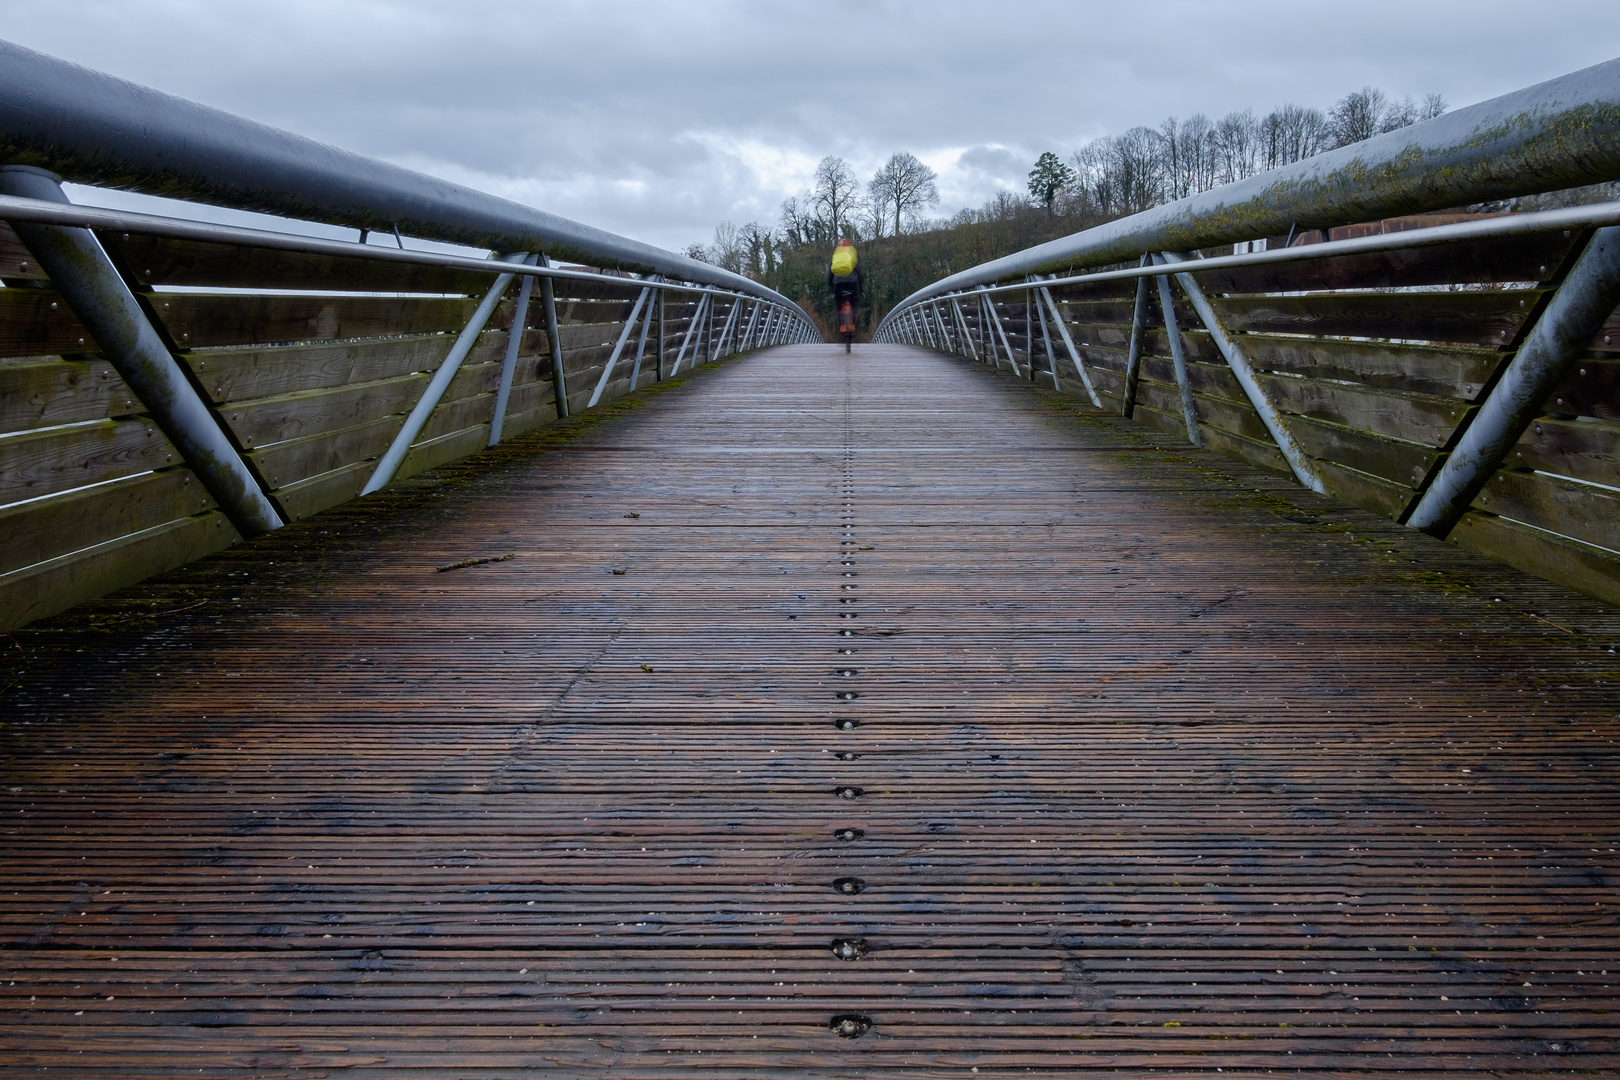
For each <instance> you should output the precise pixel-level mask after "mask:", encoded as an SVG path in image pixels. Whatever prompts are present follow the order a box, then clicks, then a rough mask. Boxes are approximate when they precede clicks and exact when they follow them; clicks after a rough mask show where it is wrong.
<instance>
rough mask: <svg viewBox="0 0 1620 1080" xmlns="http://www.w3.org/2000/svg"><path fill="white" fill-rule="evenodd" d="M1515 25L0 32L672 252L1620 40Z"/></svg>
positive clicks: (966, 9)
mask: <svg viewBox="0 0 1620 1080" xmlns="http://www.w3.org/2000/svg"><path fill="white" fill-rule="evenodd" d="M1524 11H1525V9H1524V7H1523V5H1522V3H1520V2H1518V0H1514V2H1511V3H1510V2H1507V0H1477V2H1473V3H1469V4H1466V5H1464V4H1461V3H1430V4H1421V3H1420V4H1413V3H1411V2H1409V0H1364V2H1363V3H1359V4H1355V5H1346V4H1342V3H1339V2H1326V0H1286V2H1284V0H1250V2H1246V3H1242V4H1210V3H1208V2H1207V0H1202V2H1195V0H1162V2H1161V3H1158V4H1155V5H1151V6H1144V5H1120V4H1116V3H1107V4H1103V3H1083V2H1076V0H1024V2H1017V0H1014V2H1012V3H1004V4H1001V5H999V6H996V7H995V8H993V9H989V8H986V7H985V5H984V4H983V3H981V2H977V0H975V2H972V3H966V2H960V0H936V2H934V3H926V4H925V3H901V2H896V0H889V2H878V3H861V2H854V0H834V2H832V3H825V2H824V3H820V4H810V5H793V6H787V5H762V4H758V3H745V2H742V0H719V2H713V3H704V4H673V3H650V2H642V3H636V2H617V3H611V4H603V3H594V2H593V3H582V2H561V0H551V2H545V3H536V2H525V0H471V2H462V3H458V4H447V3H443V2H442V0H431V2H429V0H410V2H406V0H393V2H389V0H349V2H339V0H320V2H315V0H283V2H278V3H275V4H249V3H232V2H223V0H207V2H204V0H146V2H141V3H135V2H130V0H53V2H52V3H50V4H40V3H38V2H37V0H26V2H23V0H0V13H3V15H4V22H3V24H0V25H3V26H4V30H3V31H0V33H3V34H4V36H6V37H8V38H9V39H10V40H13V41H16V42H18V43H20V44H23V45H26V46H28V47H30V48H36V49H40V50H42V51H45V52H48V53H52V54H54V55H57V56H61V57H64V58H66V59H69V60H73V61H75V62H77V63H82V64H86V65H88V66H91V67H96V68H100V69H102V70H106V71H110V72H112V73H114V74H117V75H121V76H123V77H125V78H130V79H134V80H136V81H138V82H143V83H147V84H149V85H153V86H157V87H160V88H162V89H165V90H168V91H171V92H173V93H178V94H181V95H183V96H186V97H190V98H194V99H197V100H200V101H205V102H208V103H209V104H212V105H217V106H219V107H221V108H225V109H230V110H232V111H234V112H239V113H243V114H245V115H248V116H252V117H254V118H256V119H260V120H264V121H266V122H268V123H272V124H276V125H278V126H281V127H286V128H290V129H292V130H295V131H299V132H302V133H304V134H307V135H311V136H313V137H315V138H319V139H323V140H325V141H328V142H332V143H336V144H338V145H341V146H345V147H348V148H351V149H354V150H357V151H360V152H362V153H367V154H372V155H375V156H379V157H383V158H387V159H390V160H394V161H399V162H401V163H404V164H409V165H412V166H413V167H417V168H424V169H428V170H430V171H436V172H442V173H444V174H445V175H449V176H451V177H452V178H454V179H460V180H463V181H464V182H477V183H478V184H479V185H480V186H485V187H489V188H490V189H491V190H494V191H496V192H497V193H500V194H507V195H509V196H512V197H518V198H521V199H524V200H525V201H532V202H536V203H537V204H538V205H542V206H544V208H545V209H547V210H551V211H553V212H555V213H560V214H564V215H566V216H569V217H574V218H578V219H580V220H583V221H588V222H590V223H592V224H594V225H599V226H602V227H604V228H608V229H613V230H615V231H618V232H622V233H626V234H628V235H631V236H635V237H638V238H640V239H645V240H649V241H651V242H653V243H658V244H662V245H664V246H666V247H680V246H682V245H684V244H686V243H688V242H691V241H694V240H704V239H707V238H708V236H709V234H710V232H711V231H712V229H713V226H714V224H715V223H717V222H718V221H720V220H722V219H728V218H729V219H731V220H733V221H745V220H749V219H759V220H762V221H771V220H774V217H775V208H776V206H777V205H778V203H779V202H780V201H781V199H782V198H783V197H784V196H786V195H788V194H791V193H793V192H794V191H796V190H798V189H800V188H802V187H803V186H804V185H805V184H806V183H807V182H808V180H809V175H808V173H809V169H810V168H811V167H813V165H814V162H815V161H816V160H817V159H819V158H820V157H821V156H822V155H824V154H829V153H831V154H838V155H840V156H843V157H845V158H847V159H848V160H850V161H851V163H852V164H856V165H857V166H858V167H859V168H860V169H861V170H862V171H863V173H869V172H870V171H871V169H872V168H873V167H875V166H876V164H877V163H879V162H881V161H882V160H883V159H884V158H885V157H887V156H888V154H890V153H891V152H893V151H895V150H899V149H906V150H910V151H911V152H913V153H915V154H917V155H918V156H920V157H923V158H925V159H928V160H933V161H941V160H953V159H954V156H955V153H956V150H957V149H958V148H961V147H971V148H973V149H971V150H969V151H968V152H966V153H964V154H962V157H961V161H960V164H958V165H956V166H952V167H949V168H946V169H942V170H941V178H940V179H941V184H940V186H941V192H942V194H943V195H944V196H945V197H946V201H945V203H944V204H942V205H941V207H940V208H939V209H940V211H941V212H945V213H949V212H951V211H953V210H955V209H958V208H959V206H960V205H961V204H963V203H976V202H980V201H982V200H983V198H985V197H986V196H987V195H988V194H989V193H990V192H992V191H993V190H994V188H995V187H997V186H1005V185H1007V184H1016V183H1019V182H1020V179H1021V177H1022V176H1023V174H1024V173H1026V172H1027V171H1028V168H1029V164H1030V162H1031V161H1033V158H1034V156H1035V155H1036V154H1038V153H1040V152H1041V151H1042V150H1046V149H1051V150H1055V151H1057V152H1059V153H1061V154H1064V155H1067V154H1068V153H1070V152H1072V151H1073V150H1075V149H1077V148H1078V147H1079V146H1080V145H1081V144H1082V143H1083V142H1085V141H1086V140H1087V139H1089V138H1092V137H1095V136H1097V135H1101V134H1106V133H1109V132H1114V131H1120V130H1123V129H1125V128H1128V127H1131V126H1133V125H1135V124H1142V123H1147V124H1154V123H1157V122H1158V121H1159V120H1160V119H1162V118H1163V117H1165V116H1167V115H1171V114H1175V115H1181V116H1185V115H1187V114H1189V113H1193V112H1198V111H1203V112H1207V113H1211V114H1218V113H1221V112H1225V111H1227V110H1230V109H1237V108H1246V107H1253V108H1255V109H1257V110H1263V109H1266V108H1269V107H1271V106H1273V105H1275V104H1279V103H1281V102H1283V101H1288V100H1294V101H1299V102H1301V103H1304V104H1313V105H1327V104H1330V103H1331V102H1332V101H1333V100H1334V99H1336V98H1338V97H1339V96H1341V95H1343V94H1344V93H1345V92H1346V91H1348V90H1352V89H1355V88H1358V87H1360V86H1362V85H1364V84H1368V83H1371V84H1374V85H1377V86H1381V87H1383V88H1384V89H1386V90H1387V91H1389V92H1391V93H1394V94H1396V95H1404V94H1414V95H1421V94H1423V93H1427V92H1431V91H1435V92H1439V93H1442V94H1444V95H1445V96H1446V97H1447V98H1448V99H1450V100H1451V102H1452V103H1453V104H1465V103H1467V102H1470V101H1475V100H1479V99H1481V98H1484V97H1489V96H1491V95H1493V94H1497V93H1502V92H1505V91H1507V90H1510V89H1513V88H1516V87H1519V86H1523V85H1527V84H1529V83H1533V82H1537V81H1539V80H1541V79H1545V78H1550V77H1552V76H1553V75H1557V74H1560V73H1562V72H1565V71H1569V70H1573V69H1575V68H1578V67H1582V66H1585V65H1587V64H1591V63H1596V62H1598V61H1601V60H1605V59H1608V58H1609V55H1610V52H1611V51H1612V49H1613V45H1612V43H1613V42H1614V41H1616V40H1620V33H1617V31H1620V6H1616V5H1614V4H1613V3H1612V0H1606V2H1597V0H1543V3H1542V4H1540V5H1538V9H1537V15H1536V17H1535V18H1533V19H1527V18H1525V17H1524ZM1571 27H1580V28H1581V32H1580V33H1579V34H1574V35H1572V34H1571V33H1570V28H1571ZM997 147H1000V148H1005V149H1004V150H1000V151H998V150H995V149H994V148H997ZM998 154H999V155H1003V156H997V155H998ZM1019 155H1022V158H1019ZM1014 159H1017V160H1014ZM794 162H798V163H799V164H798V165H794V164H793V163H794ZM796 169H797V170H798V171H795V170H796ZM541 200H544V201H541ZM952 200H955V201H956V205H952Z"/></svg>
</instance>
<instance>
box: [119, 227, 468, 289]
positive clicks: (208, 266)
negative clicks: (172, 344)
mask: <svg viewBox="0 0 1620 1080" xmlns="http://www.w3.org/2000/svg"><path fill="white" fill-rule="evenodd" d="M124 235H128V236H129V239H127V240H125V239H123V238H122V237H123V236H124ZM97 236H98V237H99V238H100V240H101V243H102V246H103V247H105V248H106V249H107V250H108V252H109V253H110V254H111V255H112V256H113V257H114V259H116V260H118V261H119V262H120V263H121V264H122V266H123V268H124V271H125V272H126V273H128V274H130V275H132V276H133V277H134V279H135V280H136V281H138V282H140V283H141V284H142V285H146V286H164V285H179V286H192V287H205V288H210V287H211V288H235V289H308V290H309V291H311V292H394V293H455V294H460V295H476V296H479V297H482V296H483V295H484V293H485V292H487V291H488V290H489V288H490V286H491V285H493V284H494V282H495V274H494V273H488V274H484V273H478V272H475V271H471V270H451V269H446V268H443V267H438V266H422V265H414V264H411V263H394V262H388V261H385V260H382V259H368V258H366V257H365V256H364V255H363V254H360V253H361V252H364V251H365V249H364V248H362V247H360V246H359V245H356V252H357V253H356V255H355V256H354V257H352V258H342V257H339V256H335V255H314V254H309V253H306V252H299V251H278V250H274V249H271V248H250V247H242V246H240V245H237V244H211V243H203V242H200V241H196V240H173V239H168V238H165V237H157V236H142V235H141V234H139V233H132V234H120V233H113V232H105V231H103V232H98V233H97ZM390 243H392V240H390Z"/></svg>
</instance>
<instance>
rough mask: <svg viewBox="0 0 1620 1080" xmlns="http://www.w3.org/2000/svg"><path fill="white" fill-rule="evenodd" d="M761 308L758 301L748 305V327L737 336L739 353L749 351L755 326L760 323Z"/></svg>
mask: <svg viewBox="0 0 1620 1080" xmlns="http://www.w3.org/2000/svg"><path fill="white" fill-rule="evenodd" d="M759 307H760V305H759V301H758V300H756V301H754V302H753V303H752V304H749V305H748V325H747V326H746V327H744V328H743V332H742V333H741V334H739V335H738V336H737V352H739V353H745V352H747V351H748V343H749V340H750V339H751V338H752V337H753V336H754V324H755V323H757V322H759Z"/></svg>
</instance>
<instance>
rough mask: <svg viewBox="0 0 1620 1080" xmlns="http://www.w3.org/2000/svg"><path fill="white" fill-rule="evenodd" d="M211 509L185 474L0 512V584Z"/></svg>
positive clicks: (148, 477)
mask: <svg viewBox="0 0 1620 1080" xmlns="http://www.w3.org/2000/svg"><path fill="white" fill-rule="evenodd" d="M213 507H214V500H213V499H212V498H210V497H209V495H208V493H207V492H206V491H204V490H203V486H202V485H201V484H200V483H198V482H197V478H196V477H195V476H193V475H192V474H191V470H189V469H185V468H170V469H164V470H162V471H161V472H153V473H143V474H141V475H138V476H132V477H129V478H128V479H125V480H119V481H115V482H114V483H111V484H106V485H104V486H100V487H93V488H89V489H88V490H82V491H75V492H71V493H69V494H65V495H59V496H57V497H55V498H50V499H40V500H37V501H33V502H25V503H22V504H21V505H14V506H8V507H6V508H4V509H0V578H3V575H6V574H9V573H11V572H12V571H14V570H20V569H22V568H23V567H26V566H32V565H34V564H35V563H40V562H46V561H48V560H50V559H55V558H58V557H60V556H62V555H64V554H67V553H69V552H73V551H78V550H81V549H83V548H89V547H94V546H95V545H97V544H104V543H106V542H107V541H109V540H116V539H117V538H118V537H120V536H124V535H127V534H129V533H137V532H143V531H145V530H146V529H151V528H156V527H157V526H159V525H162V524H164V523H166V522H169V521H173V520H175V519H176V518H183V517H190V516H191V515H193V514H199V513H202V512H203V511H204V510H211V509H213ZM4 590H5V586H4V585H3V584H0V592H3V591H4Z"/></svg>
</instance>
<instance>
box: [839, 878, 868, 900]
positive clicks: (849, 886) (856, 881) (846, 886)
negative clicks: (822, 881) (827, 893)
mask: <svg viewBox="0 0 1620 1080" xmlns="http://www.w3.org/2000/svg"><path fill="white" fill-rule="evenodd" d="M833 888H834V889H837V890H838V891H839V892H841V893H843V894H844V895H845V896H854V895H855V894H856V893H859V892H861V891H862V890H864V889H865V888H866V882H864V881H862V880H861V879H860V878H858V877H841V878H838V879H837V880H836V881H834V882H833Z"/></svg>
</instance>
